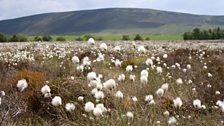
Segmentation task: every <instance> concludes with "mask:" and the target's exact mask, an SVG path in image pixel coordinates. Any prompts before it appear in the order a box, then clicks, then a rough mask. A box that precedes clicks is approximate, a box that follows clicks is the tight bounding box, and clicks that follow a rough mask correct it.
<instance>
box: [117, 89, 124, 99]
mask: <svg viewBox="0 0 224 126" xmlns="http://www.w3.org/2000/svg"><path fill="white" fill-rule="evenodd" d="M115 97H117V98H120V99H123V98H124V95H123V93H122V92H121V91H117V92H116V94H115Z"/></svg>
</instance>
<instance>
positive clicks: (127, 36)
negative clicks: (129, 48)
mask: <svg viewBox="0 0 224 126" xmlns="http://www.w3.org/2000/svg"><path fill="white" fill-rule="evenodd" d="M122 40H130V37H129V35H123V36H122Z"/></svg>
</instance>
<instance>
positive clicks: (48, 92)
mask: <svg viewBox="0 0 224 126" xmlns="http://www.w3.org/2000/svg"><path fill="white" fill-rule="evenodd" d="M41 93H42V94H43V95H44V97H45V98H47V97H51V89H50V87H49V86H48V85H44V86H43V87H42V88H41Z"/></svg>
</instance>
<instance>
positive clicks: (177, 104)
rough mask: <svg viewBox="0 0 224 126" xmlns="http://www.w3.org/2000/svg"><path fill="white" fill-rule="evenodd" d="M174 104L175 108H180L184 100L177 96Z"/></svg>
mask: <svg viewBox="0 0 224 126" xmlns="http://www.w3.org/2000/svg"><path fill="white" fill-rule="evenodd" d="M173 104H174V107H175V108H180V107H181V106H182V105H183V102H182V100H181V98H180V97H177V98H176V99H174V100H173Z"/></svg>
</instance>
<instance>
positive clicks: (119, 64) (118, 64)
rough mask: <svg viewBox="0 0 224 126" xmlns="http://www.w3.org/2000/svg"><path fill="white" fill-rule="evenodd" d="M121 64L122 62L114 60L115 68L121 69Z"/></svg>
mask: <svg viewBox="0 0 224 126" xmlns="http://www.w3.org/2000/svg"><path fill="white" fill-rule="evenodd" d="M121 63H122V62H121V61H120V60H119V59H116V60H115V63H114V64H115V66H116V67H121Z"/></svg>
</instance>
